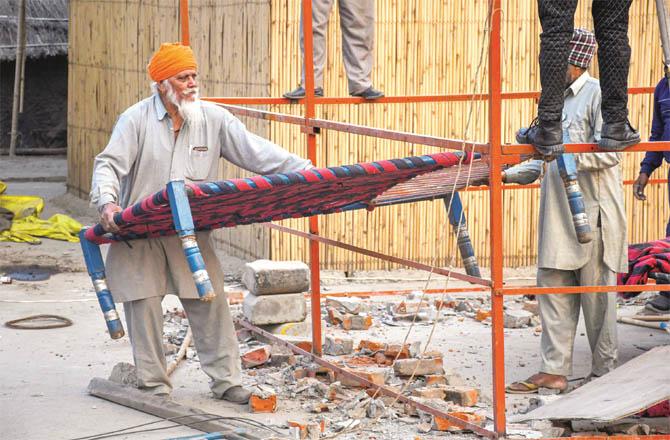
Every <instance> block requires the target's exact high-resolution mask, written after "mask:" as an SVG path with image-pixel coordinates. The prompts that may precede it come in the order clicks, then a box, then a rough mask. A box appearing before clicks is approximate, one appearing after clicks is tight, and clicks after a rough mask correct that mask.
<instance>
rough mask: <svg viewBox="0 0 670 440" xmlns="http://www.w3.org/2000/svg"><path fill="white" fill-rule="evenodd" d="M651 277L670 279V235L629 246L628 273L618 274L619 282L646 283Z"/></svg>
mask: <svg viewBox="0 0 670 440" xmlns="http://www.w3.org/2000/svg"><path fill="white" fill-rule="evenodd" d="M650 277H651V278H655V279H656V282H657V283H659V284H667V283H668V281H670V237H667V238H664V239H661V240H656V241H650V242H648V243H639V244H632V245H630V246H628V273H626V274H619V275H618V284H620V285H624V284H625V285H635V284H646V283H647V279H648V278H650Z"/></svg>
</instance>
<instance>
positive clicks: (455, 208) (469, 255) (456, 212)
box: [444, 192, 481, 278]
mask: <svg viewBox="0 0 670 440" xmlns="http://www.w3.org/2000/svg"><path fill="white" fill-rule="evenodd" d="M444 205H445V207H446V208H447V213H448V214H449V223H450V224H451V226H452V227H453V228H454V232H455V233H456V237H457V243H458V250H459V252H460V254H461V259H462V260H463V267H465V273H467V274H468V275H471V276H474V277H478V278H481V273H480V271H479V265H478V264H477V258H476V257H475V249H474V247H473V246H472V241H471V240H470V234H469V233H468V225H467V222H466V221H465V215H464V214H463V204H462V203H461V197H460V196H459V195H458V193H457V192H454V193H452V194H450V195H448V196H446V197H445V198H444Z"/></svg>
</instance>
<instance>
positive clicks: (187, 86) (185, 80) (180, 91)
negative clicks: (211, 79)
mask: <svg viewBox="0 0 670 440" xmlns="http://www.w3.org/2000/svg"><path fill="white" fill-rule="evenodd" d="M197 77H198V72H196V71H195V70H184V71H182V72H179V73H178V74H177V75H175V76H173V77H171V78H168V80H167V81H168V83H169V84H170V85H171V86H172V90H173V91H174V95H175V98H176V99H177V101H178V102H179V103H180V104H181V103H183V102H193V101H195V100H196V99H197V98H198V78H197Z"/></svg>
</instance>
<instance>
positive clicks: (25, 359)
mask: <svg viewBox="0 0 670 440" xmlns="http://www.w3.org/2000/svg"><path fill="white" fill-rule="evenodd" d="M65 172H66V171H65V163H64V159H63V158H46V159H45V158H30V159H28V158H20V162H8V160H7V159H5V158H2V159H0V180H4V181H5V182H6V183H7V184H8V187H9V188H8V191H7V193H9V194H31V195H39V196H42V197H44V198H45V200H46V202H47V203H46V210H45V213H44V214H43V218H46V217H48V216H49V215H51V214H52V213H56V212H61V213H65V214H68V215H71V216H73V217H74V218H76V219H77V220H79V221H80V222H82V223H84V224H91V223H93V221H94V219H95V211H94V210H92V209H91V208H89V207H88V206H87V203H86V202H84V201H82V200H80V199H77V198H75V197H73V196H70V195H67V194H66V191H65V183H64V179H61V178H60V177H64V176H65V174H64V173H65ZM220 257H221V260H222V264H223V266H224V268H225V270H226V271H227V273H228V274H229V280H230V282H229V284H228V286H227V289H228V290H230V291H237V290H240V289H241V285H240V284H239V283H238V282H237V281H236V280H237V279H238V277H239V270H240V268H241V266H242V264H243V263H244V262H242V261H241V260H239V259H237V258H233V257H230V256H226V255H220ZM28 267H39V268H41V269H46V270H49V271H50V272H51V277H50V278H49V279H48V280H46V281H38V282H19V281H15V282H13V283H12V284H3V285H0V322H2V323H5V322H6V321H9V320H13V319H17V318H21V317H25V316H28V315H35V314H56V315H61V316H64V317H67V318H69V319H71V320H72V321H73V325H72V326H70V327H66V328H60V329H51V330H15V329H10V328H7V327H5V326H2V327H0V371H2V373H3V374H2V376H3V379H2V381H1V382H0V383H2V387H0V426H2V430H3V433H2V435H0V437H2V438H25V439H28V438H29V439H75V438H78V437H83V436H90V435H95V434H101V433H105V432H108V431H114V430H117V429H121V428H126V427H129V426H131V425H138V424H143V423H149V422H156V421H158V420H159V419H157V418H155V417H153V416H150V415H147V414H144V413H141V412H138V411H135V410H132V409H129V408H125V407H123V406H120V405H116V404H114V403H110V402H107V401H104V400H101V399H98V398H96V397H92V396H90V395H88V394H87V391H86V389H87V385H88V383H89V381H90V380H91V378H93V377H104V378H106V377H108V376H109V374H110V372H111V369H112V367H113V366H114V365H115V364H117V363H118V362H131V363H132V356H131V350H130V344H129V341H128V338H127V337H124V338H122V339H120V340H116V341H113V340H111V339H110V338H109V336H108V335H107V333H106V328H105V326H104V322H103V318H102V316H101V313H100V310H99V307H98V304H97V301H96V296H95V292H94V290H93V287H92V285H91V281H90V279H89V278H88V275H87V274H86V272H85V266H84V262H83V258H82V256H81V252H80V248H79V244H78V243H67V242H62V241H54V240H48V239H47V240H43V242H42V244H41V245H27V244H19V243H5V242H0V275H1V274H3V273H5V272H10V271H12V270H17V269H21V268H28ZM534 271H535V269H534V268H521V269H508V270H507V271H506V276H508V277H511V278H512V282H514V283H523V284H528V283H532V281H533V275H534ZM425 280H426V274H425V273H423V272H416V271H409V270H399V271H385V272H381V271H379V272H365V273H356V274H355V276H354V277H349V278H347V277H345V276H344V274H343V273H340V272H335V271H328V272H324V273H323V286H322V288H323V291H324V293H329V292H339V291H357V292H358V291H375V290H394V289H423V288H426V287H431V288H438V287H444V285H445V283H444V280H443V279H440V278H438V277H435V280H434V281H432V282H431V283H427V282H426V281H425ZM464 285H465V284H464V283H459V282H455V281H451V282H450V284H449V287H457V286H464ZM452 296H454V297H456V298H459V299H467V298H474V297H476V296H477V295H475V294H468V293H462V294H459V293H456V294H453V295H452ZM401 299H402V297H401V296H385V297H372V298H371V299H370V302H371V303H372V304H373V307H377V308H378V309H380V310H381V309H383V308H384V307H386V305H387V304H388V303H396V302H398V301H400V300H401ZM510 301H513V300H510ZM174 307H179V303H178V300H177V299H176V298H175V297H170V296H169V297H167V298H166V301H165V308H166V309H168V308H174ZM634 307H635V306H622V312H623V313H632V312H633V311H634ZM118 309H119V311H120V312H121V311H122V307H118ZM233 312H234V313H236V314H239V313H240V307H239V306H233ZM407 330H408V328H407V327H403V326H390V325H386V324H384V323H383V322H380V320H376V321H375V323H374V325H373V326H372V328H370V329H369V330H367V331H349V332H347V331H345V330H342V329H340V328H335V327H330V326H326V329H325V331H326V334H329V335H335V336H348V337H351V338H353V339H354V341H355V342H356V343H357V342H358V340H360V339H362V338H365V339H374V340H388V341H401V340H402V339H403V338H404V337H405V335H406V333H407ZM433 330H434V334H433V335H432V337H431V336H430V334H431V331H433ZM429 338H430V341H431V344H430V348H431V349H434V350H438V351H440V352H442V353H443V355H444V364H445V368H451V369H453V370H454V371H456V372H458V373H460V374H461V375H462V376H463V378H464V379H465V381H466V382H467V384H469V385H473V386H477V387H479V388H480V389H481V394H482V398H481V401H482V404H481V405H480V408H479V409H480V410H481V411H483V412H485V413H486V414H489V415H490V414H491V412H492V410H491V406H490V402H491V379H492V377H491V374H492V373H491V328H490V325H487V324H485V323H481V322H478V321H475V320H473V319H459V317H458V316H454V317H449V318H448V319H446V320H444V321H442V322H440V323H438V324H437V325H435V326H433V325H419V326H416V327H415V328H414V330H413V332H412V334H411V335H410V337H409V338H408V340H409V341H422V343H423V344H425V342H426V341H428V340H429ZM539 341H540V338H539V334H538V333H537V332H536V331H535V330H534V328H533V327H526V328H520V329H505V353H506V358H505V375H506V381H507V382H511V381H514V380H520V379H524V378H526V377H527V376H529V375H531V374H533V373H535V372H537V370H538V367H539V365H540V359H539ZM619 343H620V345H619V353H620V362H621V363H623V362H625V361H627V360H629V359H631V358H633V357H635V356H637V355H639V354H641V353H643V352H644V351H646V350H648V349H650V348H652V347H654V346H657V345H662V344H667V343H668V337H667V335H665V334H663V333H662V332H657V331H654V330H649V329H642V328H638V327H631V326H625V325H619ZM422 348H423V347H422ZM574 361H575V366H574V373H573V375H572V376H571V377H570V379H574V380H575V383H576V382H577V379H579V378H583V377H585V376H586V375H588V373H589V371H590V362H591V361H590V350H589V347H588V341H587V339H586V336H585V333H584V329H583V327H582V326H581V325H580V328H579V329H578V332H577V339H576V342H575V352H574ZM250 371H251V370H245V373H244V374H245V376H244V377H245V383H247V384H249V385H253V384H254V383H255V382H256V381H257V379H258V373H251V374H253V375H250V374H249V372H250ZM172 380H173V384H174V386H175V389H174V393H173V399H174V400H175V401H177V402H179V403H182V404H184V405H188V406H193V407H198V408H201V409H203V410H205V411H208V412H211V413H216V414H220V415H224V416H239V417H245V418H250V419H253V420H256V421H258V422H261V423H262V424H264V425H266V426H269V427H273V428H276V429H279V430H281V429H284V428H285V423H286V421H287V420H288V419H301V418H302V419H305V420H307V419H309V418H311V417H312V416H313V414H309V413H307V412H306V411H305V410H304V409H303V407H302V403H304V401H303V400H301V399H280V402H279V410H278V412H276V413H274V414H249V412H248V411H247V409H246V407H240V406H237V405H234V404H228V403H226V402H222V401H216V400H213V399H212V398H211V396H210V394H209V388H208V384H207V377H206V376H205V374H204V373H203V372H202V371H201V370H200V368H199V364H198V362H197V361H196V360H194V359H188V360H185V361H183V362H182V363H181V364H180V366H179V367H178V368H177V370H176V371H175V373H174V374H173V375H172ZM527 402H528V397H525V396H521V397H514V396H508V398H507V411H508V413H514V412H517V411H519V410H521V409H523V408H525V407H527ZM416 420H418V419H416ZM416 420H415V421H412V420H409V419H408V418H407V417H400V418H397V419H392V420H390V419H382V420H381V421H380V422H379V423H378V424H377V425H373V426H367V427H365V428H364V429H363V430H361V431H359V432H357V433H355V434H346V435H342V436H340V438H343V439H346V438H358V439H364V438H376V439H410V438H415V437H417V438H421V439H426V440H427V439H432V438H440V437H443V436H447V435H449V434H446V433H435V432H432V433H429V434H421V433H418V431H417V423H418V421H416ZM164 426H169V424H168V423H165V422H163V423H161V424H159V425H150V426H148V427H149V428H152V427H164ZM145 428H146V427H145ZM283 432H286V431H283ZM199 433H200V432H199V431H196V430H193V429H189V428H185V427H175V428H171V429H169V430H161V431H153V432H145V433H141V434H134V435H121V436H118V437H115V438H132V439H163V438H168V437H180V436H187V435H195V434H199ZM449 436H450V437H452V438H458V437H461V436H459V435H454V434H451V435H449ZM466 437H472V436H466Z"/></svg>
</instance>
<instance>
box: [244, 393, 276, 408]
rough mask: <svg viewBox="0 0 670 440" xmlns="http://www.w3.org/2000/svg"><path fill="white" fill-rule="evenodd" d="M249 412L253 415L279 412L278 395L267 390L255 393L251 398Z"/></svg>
mask: <svg viewBox="0 0 670 440" xmlns="http://www.w3.org/2000/svg"><path fill="white" fill-rule="evenodd" d="M249 411H250V412H252V413H273V412H275V411H277V395H276V394H275V393H272V392H269V391H265V390H263V391H258V390H255V391H253V392H252V393H251V396H250V397H249Z"/></svg>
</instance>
